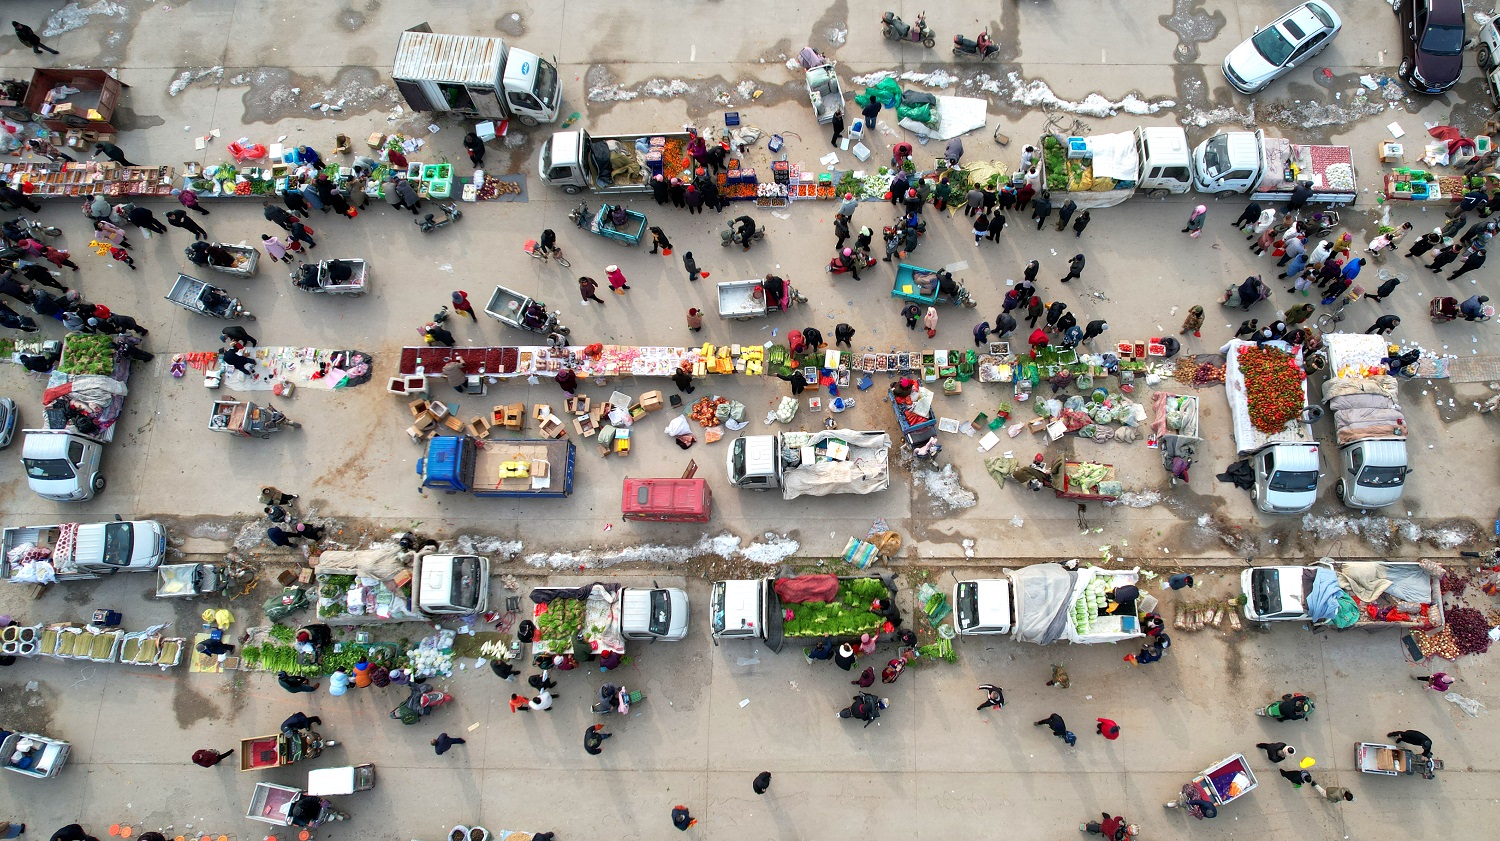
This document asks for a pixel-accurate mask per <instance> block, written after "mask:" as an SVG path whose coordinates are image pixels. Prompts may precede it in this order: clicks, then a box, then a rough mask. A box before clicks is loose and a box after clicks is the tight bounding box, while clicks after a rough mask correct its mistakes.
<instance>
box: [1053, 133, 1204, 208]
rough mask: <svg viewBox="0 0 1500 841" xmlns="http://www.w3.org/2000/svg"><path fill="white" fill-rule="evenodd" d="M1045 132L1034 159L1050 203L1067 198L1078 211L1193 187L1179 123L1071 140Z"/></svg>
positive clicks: (1156, 196) (1059, 202)
mask: <svg viewBox="0 0 1500 841" xmlns="http://www.w3.org/2000/svg"><path fill="white" fill-rule="evenodd" d="M1072 141H1074V139H1073V138H1061V139H1060V138H1057V137H1055V136H1053V135H1050V134H1049V135H1047V136H1045V137H1043V138H1042V140H1041V149H1042V154H1041V156H1040V158H1039V159H1038V165H1039V166H1040V167H1041V172H1042V183H1044V184H1046V185H1047V190H1048V191H1049V192H1051V193H1052V204H1053V206H1058V205H1061V204H1063V203H1064V202H1067V201H1072V202H1074V203H1075V204H1077V205H1078V207H1079V208H1082V209H1092V208H1098V207H1113V206H1114V205H1117V204H1119V203H1120V202H1123V201H1125V200H1126V199H1128V198H1130V197H1131V196H1133V195H1135V194H1136V193H1145V194H1146V195H1149V196H1150V197H1152V198H1162V197H1165V196H1169V195H1181V194H1183V193H1186V192H1187V191H1188V190H1189V189H1190V188H1191V187H1192V185H1193V179H1192V158H1191V156H1190V154H1189V150H1188V142H1187V132H1185V131H1183V130H1182V128H1181V127H1179V126H1149V127H1148V126H1140V127H1137V128H1136V129H1135V130H1134V131H1126V132H1119V133H1117V134H1095V135H1090V136H1089V137H1083V138H1077V139H1076V142H1074V145H1075V146H1081V148H1079V149H1076V150H1070V149H1069V146H1068V143H1069V142H1072Z"/></svg>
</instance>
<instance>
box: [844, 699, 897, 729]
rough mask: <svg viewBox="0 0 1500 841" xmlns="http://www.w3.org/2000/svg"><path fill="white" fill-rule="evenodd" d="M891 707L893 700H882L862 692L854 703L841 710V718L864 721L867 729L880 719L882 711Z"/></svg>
mask: <svg viewBox="0 0 1500 841" xmlns="http://www.w3.org/2000/svg"><path fill="white" fill-rule="evenodd" d="M890 705H891V699H889V698H881V697H879V696H876V695H872V694H870V693H869V692H861V693H859V694H858V695H855V696H854V703H852V704H850V705H849V706H847V707H845V708H843V709H841V710H839V718H843V719H849V718H857V719H859V720H860V721H863V722H864V723H865V726H866V727H869V726H870V722H872V721H874V720H875V719H877V718H880V711H881V710H883V709H885V708H886V707H889V706H890Z"/></svg>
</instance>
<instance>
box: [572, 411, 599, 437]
mask: <svg viewBox="0 0 1500 841" xmlns="http://www.w3.org/2000/svg"><path fill="white" fill-rule="evenodd" d="M573 430H574V431H575V432H577V433H578V434H579V435H583V436H589V435H593V434H594V433H596V432H598V431H599V425H598V424H596V423H594V419H593V418H592V417H590V416H588V415H579V416H578V417H576V418H574V419H573Z"/></svg>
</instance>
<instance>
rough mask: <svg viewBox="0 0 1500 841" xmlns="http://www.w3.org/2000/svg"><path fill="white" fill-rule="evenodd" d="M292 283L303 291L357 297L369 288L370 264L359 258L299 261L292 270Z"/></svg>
mask: <svg viewBox="0 0 1500 841" xmlns="http://www.w3.org/2000/svg"><path fill="white" fill-rule="evenodd" d="M292 285H293V286H296V287H297V288H298V289H301V290H303V291H304V292H323V293H327V294H329V295H352V296H354V297H359V296H360V295H363V294H365V293H366V292H368V291H369V289H370V266H369V264H368V263H366V262H365V261H364V260H359V259H348V260H343V259H341V260H324V261H323V262H321V263H317V264H316V265H314V264H312V263H299V264H297V268H296V269H293V270H292Z"/></svg>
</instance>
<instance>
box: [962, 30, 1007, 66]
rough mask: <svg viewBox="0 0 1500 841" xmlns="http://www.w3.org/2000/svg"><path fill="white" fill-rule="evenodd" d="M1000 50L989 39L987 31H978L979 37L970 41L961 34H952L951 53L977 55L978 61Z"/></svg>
mask: <svg viewBox="0 0 1500 841" xmlns="http://www.w3.org/2000/svg"><path fill="white" fill-rule="evenodd" d="M998 52H1000V47H999V45H997V44H996V43H995V42H994V41H991V40H990V33H989V32H988V31H984V32H980V33H979V37H978V38H976V39H974V40H973V41H970V40H969V39H968V38H965V37H964V36H962V35H954V36H953V54H954V55H955V56H960V55H972V56H977V57H978V58H979V60H980V61H985V60H987V59H989V57H990V56H992V55H994V54H995V53H998Z"/></svg>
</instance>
